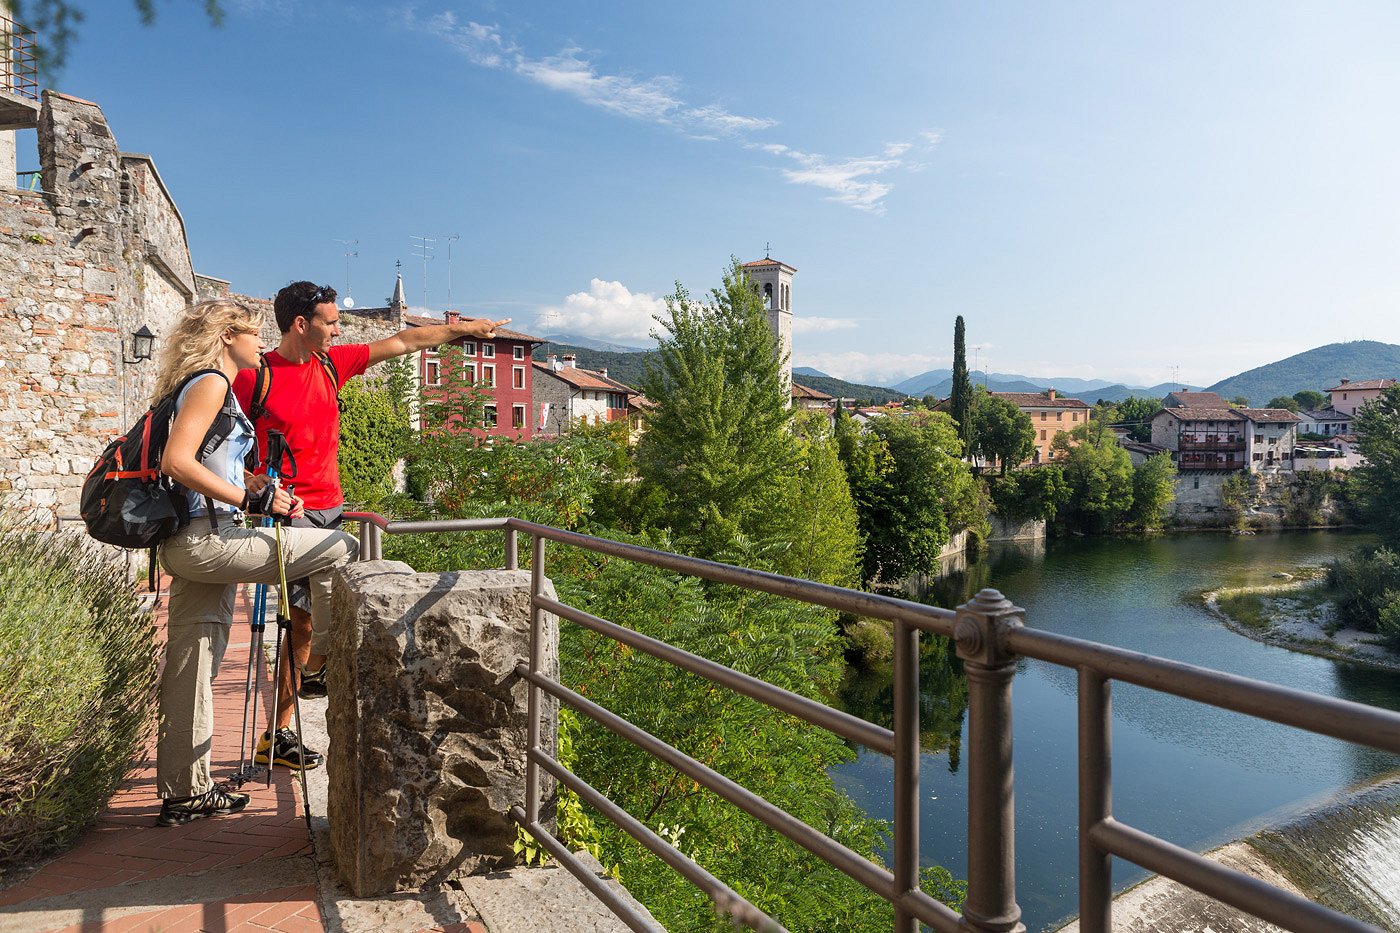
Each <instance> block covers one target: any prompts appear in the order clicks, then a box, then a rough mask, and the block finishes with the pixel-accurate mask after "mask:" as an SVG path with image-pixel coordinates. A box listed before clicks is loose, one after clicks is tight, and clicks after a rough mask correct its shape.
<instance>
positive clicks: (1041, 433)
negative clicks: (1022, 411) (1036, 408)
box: [1040, 412, 1045, 441]
mask: <svg viewBox="0 0 1400 933" xmlns="http://www.w3.org/2000/svg"><path fill="white" fill-rule="evenodd" d="M1041 414H1042V415H1043V414H1045V412H1041ZM1040 439H1041V440H1042V441H1043V440H1045V432H1044V431H1041V432H1040Z"/></svg>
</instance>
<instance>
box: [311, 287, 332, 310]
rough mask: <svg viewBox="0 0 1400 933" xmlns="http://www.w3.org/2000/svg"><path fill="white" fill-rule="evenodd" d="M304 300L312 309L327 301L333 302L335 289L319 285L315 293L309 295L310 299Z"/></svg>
mask: <svg viewBox="0 0 1400 933" xmlns="http://www.w3.org/2000/svg"><path fill="white" fill-rule="evenodd" d="M306 300H307V303H308V304H310V305H311V307H313V308H314V307H316V306H317V305H323V304H325V303H326V302H328V301H335V289H333V288H331V287H330V286H329V285H319V286H317V287H316V291H314V292H312V293H311V297H310V298H308V299H306Z"/></svg>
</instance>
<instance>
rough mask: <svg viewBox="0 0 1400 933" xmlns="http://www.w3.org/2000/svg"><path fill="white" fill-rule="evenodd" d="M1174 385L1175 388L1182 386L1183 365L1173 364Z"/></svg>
mask: <svg viewBox="0 0 1400 933" xmlns="http://www.w3.org/2000/svg"><path fill="white" fill-rule="evenodd" d="M1172 386H1173V387H1174V388H1176V387H1180V386H1181V367H1180V366H1173V367H1172Z"/></svg>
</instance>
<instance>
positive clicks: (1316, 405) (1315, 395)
mask: <svg viewBox="0 0 1400 933" xmlns="http://www.w3.org/2000/svg"><path fill="white" fill-rule="evenodd" d="M1293 401H1295V402H1297V403H1298V408H1296V409H1294V411H1297V410H1299V409H1306V410H1308V411H1322V410H1324V409H1327V408H1331V407H1332V400H1331V397H1330V396H1328V395H1327V394H1326V393H1325V392H1318V391H1317V390H1315V389H1304V390H1303V391H1301V392H1294V393H1293Z"/></svg>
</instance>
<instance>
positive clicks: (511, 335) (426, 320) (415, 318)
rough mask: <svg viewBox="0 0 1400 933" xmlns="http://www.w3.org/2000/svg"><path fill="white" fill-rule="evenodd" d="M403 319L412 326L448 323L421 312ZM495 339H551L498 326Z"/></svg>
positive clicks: (475, 319)
mask: <svg viewBox="0 0 1400 933" xmlns="http://www.w3.org/2000/svg"><path fill="white" fill-rule="evenodd" d="M461 319H462V320H464V321H480V320H484V318H478V317H472V316H470V315H467V314H464V315H462V318H461ZM403 320H404V323H405V324H407V325H408V326H410V327H432V326H433V325H435V324H446V323H447V322H446V321H444V320H443V319H442V318H436V317H424V316H423V315H421V314H405V315H404V316H403ZM465 339H471V338H465ZM495 339H497V340H526V341H529V342H530V343H548V342H549V341H547V340H545V339H543V338H541V337H531V336H530V335H529V334H522V333H520V331H518V330H507V329H506V328H504V327H498V328H496V337H495Z"/></svg>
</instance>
